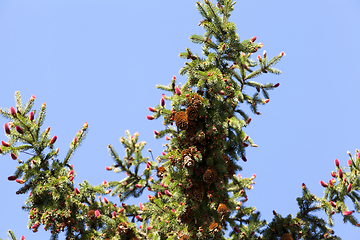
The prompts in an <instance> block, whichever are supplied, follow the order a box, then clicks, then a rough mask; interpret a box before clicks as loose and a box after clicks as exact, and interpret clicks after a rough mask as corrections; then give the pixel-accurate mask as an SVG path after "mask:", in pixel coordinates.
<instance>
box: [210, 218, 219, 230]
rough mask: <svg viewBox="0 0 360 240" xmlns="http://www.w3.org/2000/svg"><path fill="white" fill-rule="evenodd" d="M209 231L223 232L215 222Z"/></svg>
mask: <svg viewBox="0 0 360 240" xmlns="http://www.w3.org/2000/svg"><path fill="white" fill-rule="evenodd" d="M209 230H210V231H213V232H221V225H220V224H219V223H217V222H215V220H213V221H212V223H211V224H210V226H209Z"/></svg>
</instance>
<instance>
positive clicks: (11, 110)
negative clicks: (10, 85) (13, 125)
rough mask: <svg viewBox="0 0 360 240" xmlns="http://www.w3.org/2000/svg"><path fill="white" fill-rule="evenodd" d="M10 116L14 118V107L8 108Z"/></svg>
mask: <svg viewBox="0 0 360 240" xmlns="http://www.w3.org/2000/svg"><path fill="white" fill-rule="evenodd" d="M10 114H11V115H13V116H16V111H15V108H14V107H11V108H10Z"/></svg>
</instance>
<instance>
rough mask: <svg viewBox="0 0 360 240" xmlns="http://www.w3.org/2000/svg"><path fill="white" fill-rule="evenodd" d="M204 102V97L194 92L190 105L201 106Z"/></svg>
mask: <svg viewBox="0 0 360 240" xmlns="http://www.w3.org/2000/svg"><path fill="white" fill-rule="evenodd" d="M202 102H203V99H202V97H200V96H199V95H197V94H193V95H192V96H191V98H190V105H191V106H193V107H194V108H199V107H200V106H201V104H202Z"/></svg>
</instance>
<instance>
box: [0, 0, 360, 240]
mask: <svg viewBox="0 0 360 240" xmlns="http://www.w3.org/2000/svg"><path fill="white" fill-rule="evenodd" d="M235 4H236V2H235V1H232V0H226V1H225V0H218V2H217V3H216V4H215V3H213V2H211V1H208V0H204V2H196V7H197V9H198V11H199V13H200V15H201V16H202V19H201V21H200V23H199V26H202V27H203V28H204V30H205V33H204V35H195V34H194V35H192V36H191V37H190V39H191V41H192V42H194V43H196V44H200V45H201V46H202V53H201V55H200V54H197V53H194V52H192V51H191V50H190V48H186V49H185V51H184V52H182V53H180V55H179V56H180V57H181V58H184V59H186V62H185V64H184V66H183V67H182V68H181V69H180V74H181V75H184V76H186V78H187V81H186V83H185V84H183V85H180V84H177V83H176V76H174V77H173V78H172V79H171V82H170V83H169V84H168V85H158V86H157V87H158V88H159V89H161V90H163V91H164V92H166V93H167V94H163V95H162V98H161V99H160V103H159V104H158V105H156V106H153V107H149V111H150V112H151V115H148V116H147V119H148V120H156V119H159V118H162V120H163V125H164V128H163V129H160V130H155V131H154V134H155V137H156V138H165V140H166V141H167V144H165V145H164V147H165V149H164V151H163V153H162V154H161V155H160V156H156V157H155V158H154V156H153V153H152V151H151V150H148V152H147V153H146V154H147V155H150V156H151V158H149V157H146V156H144V155H143V150H144V147H145V145H146V142H144V141H139V134H138V133H135V134H133V135H131V133H130V132H129V131H126V136H125V137H121V138H120V143H121V144H122V145H123V146H124V148H125V156H123V157H121V156H120V155H119V154H118V152H117V151H116V149H115V147H114V146H113V145H111V144H109V145H108V151H109V153H110V156H111V158H113V160H114V164H113V165H111V166H107V167H106V168H105V169H106V170H108V171H115V172H119V173H121V172H124V173H125V174H126V176H125V177H124V178H123V179H119V180H117V181H109V182H107V181H104V182H102V183H100V184H99V185H96V186H93V185H91V184H90V183H89V182H88V181H84V182H82V183H80V184H79V186H75V184H74V179H75V177H76V172H75V169H74V167H73V165H71V159H72V157H73V155H74V152H75V150H76V149H77V148H78V147H79V146H80V145H81V143H82V141H83V140H84V138H85V136H86V134H87V131H88V127H89V125H88V123H87V122H85V123H84V125H83V126H82V127H81V128H80V130H79V131H78V132H77V133H76V134H75V136H74V138H73V140H72V141H71V143H70V147H69V149H68V152H67V154H66V155H65V157H64V159H59V155H58V154H59V148H56V143H57V142H58V141H59V140H60V139H58V136H57V135H54V134H52V133H51V132H50V130H51V129H50V127H48V128H46V129H43V127H42V125H43V123H44V120H45V115H46V104H43V105H42V106H41V108H40V109H39V110H33V104H34V101H35V96H31V98H30V100H29V101H28V102H27V103H25V104H23V102H22V99H21V95H20V93H19V92H16V93H15V99H16V107H10V109H6V108H3V109H0V114H1V115H2V116H3V117H5V118H7V119H9V122H8V123H6V124H5V125H4V132H5V135H6V137H8V140H7V141H1V144H2V145H1V147H0V154H2V155H9V156H10V158H11V159H13V160H15V161H17V162H18V163H19V165H18V167H17V168H16V170H15V172H14V173H13V175H11V176H9V177H8V180H9V181H15V182H16V183H18V184H21V187H20V188H19V190H18V191H17V192H16V194H28V197H27V200H26V202H25V205H24V206H23V209H24V210H26V211H28V213H29V224H28V227H29V229H31V230H32V231H33V232H37V231H38V229H39V227H40V226H43V227H44V229H45V230H46V231H49V232H50V234H51V237H50V239H57V238H58V237H59V233H60V232H65V235H66V239H132V240H134V239H181V240H186V239H226V238H225V236H226V235H228V238H227V239H283V240H284V239H300V238H302V239H339V237H337V236H336V235H334V232H333V230H332V229H331V228H330V227H331V226H332V225H333V224H334V223H333V219H332V218H333V215H334V214H336V213H338V214H342V216H343V219H344V221H345V222H347V221H348V222H350V223H351V224H353V225H355V226H359V224H358V223H357V220H356V219H355V217H354V214H353V212H354V211H352V210H351V208H349V207H348V206H347V205H346V204H345V200H347V199H350V200H351V201H352V203H353V204H354V209H355V210H356V211H359V210H360V207H359V199H360V195H359V193H358V189H359V187H360V181H359V170H360V153H359V152H358V151H357V152H356V155H355V156H352V155H351V154H350V153H348V154H349V161H348V166H347V167H342V166H341V165H340V163H339V161H337V160H335V167H336V171H333V172H332V173H331V176H332V177H333V178H332V179H331V180H329V181H328V182H327V181H320V184H321V186H323V187H324V189H325V191H324V192H325V194H324V196H323V197H322V198H320V197H316V196H315V195H313V194H311V192H310V190H309V189H308V188H307V187H306V185H305V184H303V185H302V196H301V197H299V198H297V202H298V205H299V212H298V213H297V214H296V216H295V217H294V216H292V215H288V216H286V217H283V216H281V215H280V214H279V213H277V212H276V211H274V212H273V214H274V218H273V220H272V222H270V223H267V222H266V221H265V220H262V219H261V217H260V213H259V212H258V211H257V210H256V208H255V207H253V206H251V205H249V204H250V203H251V199H248V196H247V192H248V191H249V190H250V189H252V188H253V185H254V183H255V182H254V179H255V178H256V175H255V174H254V175H253V176H251V177H242V176H240V174H238V173H239V171H241V170H242V166H243V165H244V163H243V162H246V161H247V158H246V149H247V148H248V147H257V145H256V144H255V142H254V141H253V140H252V139H251V138H250V136H249V135H247V134H246V133H245V128H246V126H248V125H249V124H250V123H251V119H252V118H251V116H252V115H261V113H260V112H259V106H260V105H265V104H267V103H268V102H269V99H270V96H269V92H268V91H269V90H273V89H275V88H277V87H279V83H275V84H274V83H260V82H257V81H255V80H254V79H255V77H258V76H260V75H262V74H265V73H273V74H280V73H281V72H280V70H278V69H276V68H274V65H275V64H277V63H278V62H279V60H280V59H281V58H282V57H283V56H284V52H280V53H279V54H278V55H276V56H274V57H272V58H270V57H268V54H267V52H266V51H263V52H262V54H257V53H258V52H259V51H260V49H261V48H262V47H263V44H262V43H258V42H257V39H256V37H251V38H250V39H245V40H241V39H240V37H239V35H238V34H237V29H236V26H235V24H234V23H232V22H230V21H229V18H230V16H231V14H232V11H233V10H234V9H235ZM250 93H251V94H250ZM246 105H247V106H246ZM248 108H250V113H249V110H248ZM250 114H251V115H250ZM249 161H251V159H249ZM142 194H148V202H145V203H140V204H139V205H132V204H129V201H128V200H129V198H137V197H139V196H141V195H142ZM109 196H114V197H117V198H118V200H117V201H115V202H112V200H113V198H111V199H110V198H109ZM249 200H250V201H249ZM317 210H324V211H325V213H326V214H327V217H328V219H327V221H325V220H324V219H321V218H319V217H317V216H314V215H313V214H312V213H313V212H314V211H317ZM9 234H10V237H11V238H12V239H16V237H15V235H14V233H13V232H11V231H10V232H9ZM21 239H24V237H21Z"/></svg>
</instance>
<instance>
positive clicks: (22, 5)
mask: <svg viewBox="0 0 360 240" xmlns="http://www.w3.org/2000/svg"><path fill="white" fill-rule="evenodd" d="M359 10H360V3H359V2H358V1H356V0H353V1H350V0H344V1H341V3H340V2H339V1H333V0H330V1H329V0H328V1H324V0H318V1H309V0H304V1H288V0H278V1H260V0H253V1H248V0H243V1H238V3H237V4H236V5H235V11H234V12H233V16H232V17H231V20H232V21H233V22H235V24H236V25H237V28H238V33H239V36H240V38H241V39H249V38H251V37H253V36H257V39H258V40H257V42H262V43H263V44H264V47H263V49H266V50H267V53H268V55H269V56H274V55H277V54H279V53H280V52H281V51H285V53H286V56H285V57H284V58H283V60H282V61H281V62H280V63H279V64H278V65H277V67H278V68H279V69H281V70H282V72H283V73H282V74H281V75H280V76H274V75H269V74H268V75H263V76H261V77H259V78H257V79H256V80H257V81H259V82H262V83H266V82H273V83H277V82H279V83H280V87H279V88H277V89H276V90H275V91H272V92H271V93H270V94H271V95H270V102H269V103H268V104H267V105H265V106H263V107H261V108H260V112H261V113H262V115H261V116H252V119H253V121H252V122H251V124H250V125H249V126H248V127H247V129H246V130H247V133H248V134H249V135H250V136H251V137H252V138H253V140H254V141H255V143H256V144H258V145H259V147H258V148H249V149H248V151H247V158H248V162H247V163H241V165H242V167H243V168H244V171H243V172H241V175H243V176H246V177H250V176H251V175H252V174H253V173H255V174H256V175H257V178H256V180H255V181H256V185H255V186H254V189H253V190H251V191H250V193H249V195H248V196H249V201H248V202H247V203H246V204H247V206H255V207H257V209H258V210H259V211H261V213H262V218H264V219H266V220H268V221H271V218H272V210H276V211H277V212H278V213H280V214H282V215H283V216H286V215H287V214H293V215H295V214H296V212H297V204H296V200H295V199H296V197H298V196H300V195H301V183H303V182H305V183H306V185H307V186H308V187H309V188H310V190H311V191H312V192H313V193H314V194H316V195H317V196H322V192H323V188H322V187H321V186H320V184H319V181H320V180H324V181H325V180H328V179H330V178H331V176H330V172H331V171H332V170H334V159H335V158H338V159H339V160H340V164H342V165H346V162H347V160H348V156H347V153H346V152H347V151H348V150H349V151H350V152H352V153H354V151H355V149H356V148H360V143H359V131H360V125H359V123H358V121H359V117H360V114H359V111H358V107H359V105H360V94H359V89H360V81H359V78H358V75H359V74H358V72H357V71H358V69H359V67H358V62H357V59H358V57H359V56H360V50H359V47H358V39H359V38H360V28H359V22H360V15H359V14H358V12H359ZM200 20H202V18H201V16H200V15H199V14H198V13H197V10H196V8H195V1H192V0H186V1H114V0H108V1H94V0H87V1H85V0H78V1H70V0H63V1H58V0H55V1H44V0H32V1H25V0H18V1H10V0H3V1H1V2H0V79H1V90H0V91H1V94H0V106H1V107H6V108H10V107H11V106H14V105H15V104H14V93H15V91H20V92H21V94H22V96H23V98H24V101H25V100H27V99H29V98H30V96H31V95H32V94H34V95H35V96H36V104H35V106H36V108H39V107H40V106H41V104H42V103H43V102H45V103H46V104H47V119H46V121H45V124H44V128H46V127H47V126H50V127H51V134H52V135H57V136H58V140H57V142H56V145H57V147H59V148H60V158H63V157H64V155H65V153H66V152H67V149H68V146H69V144H70V142H71V140H72V138H73V137H74V136H75V134H76V132H77V131H78V130H79V129H80V128H81V126H82V125H83V123H84V122H85V121H87V122H88V123H89V129H90V130H89V134H88V136H87V139H86V140H85V142H84V143H83V146H82V147H81V148H79V149H78V150H77V152H76V154H75V156H74V158H73V159H72V164H73V165H74V167H75V170H76V172H77V176H78V177H77V178H76V182H77V183H79V182H82V181H83V180H84V179H87V180H89V181H90V183H92V184H98V183H101V182H102V181H103V180H105V179H106V180H108V181H109V180H116V179H121V178H122V177H123V176H122V175H121V174H115V173H112V172H107V171H105V166H108V165H111V164H112V159H111V158H110V156H109V155H108V152H107V145H108V144H113V145H114V146H115V147H116V148H117V150H118V152H119V153H122V152H123V149H122V147H121V144H120V143H119V137H120V136H124V134H125V133H124V132H125V130H127V129H129V130H130V132H131V133H134V132H136V131H137V132H139V133H140V140H141V141H146V142H147V146H146V148H151V149H152V150H153V152H154V153H155V154H156V155H159V154H161V151H162V144H163V143H164V141H165V140H164V141H163V140H155V139H154V136H153V130H160V129H161V128H162V125H161V120H158V121H148V120H147V119H146V115H147V114H149V112H148V110H147V108H148V107H149V106H154V105H156V104H158V103H159V100H160V98H161V94H162V93H163V92H161V91H160V90H157V89H156V88H155V85H156V84H167V83H169V82H170V80H171V78H172V76H173V75H176V76H177V79H178V80H177V82H182V83H185V81H186V79H185V78H184V77H181V76H179V74H178V71H179V70H180V68H181V67H182V66H183V64H184V60H183V59H180V58H179V57H178V54H179V53H180V52H181V51H183V50H184V49H185V48H186V47H190V48H191V49H192V50H193V51H194V52H197V53H200V50H199V46H197V45H194V44H192V43H191V42H190V41H189V36H190V35H191V34H194V33H195V34H202V33H203V30H202V28H201V27H199V26H198V23H199V21H200ZM256 55H257V54H255V55H254V59H255V58H256ZM167 104H168V105H169V103H167ZM248 112H249V111H248ZM5 122H6V120H5V119H1V120H0V124H1V126H3V124H4V123H5ZM2 136H3V137H2V139H1V140H5V136H4V135H2ZM144 155H145V156H147V155H148V153H147V152H144ZM0 161H2V168H1V171H0V190H1V193H2V196H3V197H2V198H1V199H0V211H1V213H2V216H3V218H2V221H1V224H0V237H2V238H6V232H7V230H8V229H13V230H14V231H15V234H16V235H17V236H19V237H20V236H21V235H25V236H26V239H27V240H29V239H30V240H32V239H48V236H49V234H48V233H46V232H44V231H43V230H40V231H39V233H37V234H33V233H32V232H31V231H30V230H28V229H27V228H26V225H27V219H28V217H27V213H26V212H24V211H22V210H21V206H22V204H23V203H24V200H25V196H18V195H15V192H16V190H17V189H18V188H19V185H18V184H17V183H15V182H9V181H8V180H7V177H8V176H10V175H12V174H13V172H14V169H15V167H16V163H15V161H12V160H11V158H10V156H5V157H1V160H0ZM144 197H146V196H144ZM145 199H146V198H143V201H145ZM138 201H139V200H135V201H134V202H136V203H138ZM140 201H141V199H140ZM358 215H359V214H356V215H355V216H358ZM335 219H336V226H335V227H334V230H335V233H336V234H338V235H339V236H341V237H343V239H354V237H353V236H354V234H357V235H358V234H359V230H358V229H357V228H354V227H352V226H350V225H343V224H342V222H341V218H339V217H336V218H335Z"/></svg>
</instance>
